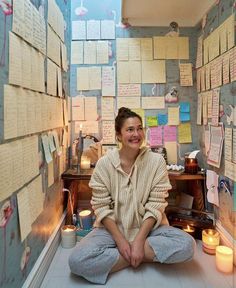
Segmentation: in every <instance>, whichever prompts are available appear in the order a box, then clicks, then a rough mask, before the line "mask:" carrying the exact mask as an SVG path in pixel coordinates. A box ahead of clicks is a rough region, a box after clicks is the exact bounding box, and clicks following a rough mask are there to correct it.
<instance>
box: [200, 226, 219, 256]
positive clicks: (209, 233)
mask: <svg viewBox="0 0 236 288" xmlns="http://www.w3.org/2000/svg"><path fill="white" fill-rule="evenodd" d="M219 244H220V234H219V232H218V231H216V230H214V229H205V230H203V231H202V250H203V251H204V252H206V253H208V254H215V253H216V247H217V246H218V245H219Z"/></svg>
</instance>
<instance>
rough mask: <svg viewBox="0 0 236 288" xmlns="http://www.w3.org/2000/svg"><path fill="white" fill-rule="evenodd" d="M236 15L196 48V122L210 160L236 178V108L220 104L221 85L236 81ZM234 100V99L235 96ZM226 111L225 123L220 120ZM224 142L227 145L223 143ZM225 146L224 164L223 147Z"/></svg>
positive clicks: (199, 40) (200, 38)
mask: <svg viewBox="0 0 236 288" xmlns="http://www.w3.org/2000/svg"><path fill="white" fill-rule="evenodd" d="M234 43H235V35H234V15H231V16H230V17H228V18H227V19H226V20H225V21H224V22H223V23H222V24H221V25H220V26H219V27H218V28H217V29H215V30H214V31H213V32H212V33H211V35H210V36H208V37H207V38H206V39H205V40H204V41H203V40H202V37H199V39H198V49H197V60H196V66H197V67H198V69H197V91H198V92H199V94H198V108H197V124H198V125H203V126H204V142H205V154H206V156H207V163H208V164H210V165H212V166H214V167H216V168H220V167H221V165H222V164H224V167H225V169H224V170H225V172H224V175H225V176H227V177H228V178H230V179H231V180H234V181H236V173H235V171H236V129H235V128H233V126H235V125H236V117H235V116H236V107H235V105H233V104H234V103H233V102H232V103H229V104H228V105H227V106H226V107H223V105H221V95H220V94H221V86H223V85H225V84H228V83H230V82H233V81H235V80H236V47H235V44H234ZM203 51H204V53H203ZM232 101H233V99H232ZM224 111H229V112H228V113H229V115H227V114H226V121H225V123H223V122H219V119H220V117H222V116H223V115H224V113H225V112H224ZM223 144H224V145H223ZM223 146H224V163H222V161H221V160H222V159H221V158H222V152H223V151H222V150H223Z"/></svg>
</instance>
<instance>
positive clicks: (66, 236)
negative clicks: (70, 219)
mask: <svg viewBox="0 0 236 288" xmlns="http://www.w3.org/2000/svg"><path fill="white" fill-rule="evenodd" d="M75 244H76V227H75V226H74V225H65V226H63V227H62V228H61V246H62V247H63V248H72V247H74V246H75Z"/></svg>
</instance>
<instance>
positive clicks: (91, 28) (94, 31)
mask: <svg viewBox="0 0 236 288" xmlns="http://www.w3.org/2000/svg"><path fill="white" fill-rule="evenodd" d="M86 24H87V39H88V40H98V39H100V38H101V29H100V21H99V20H88V21H87V22H86Z"/></svg>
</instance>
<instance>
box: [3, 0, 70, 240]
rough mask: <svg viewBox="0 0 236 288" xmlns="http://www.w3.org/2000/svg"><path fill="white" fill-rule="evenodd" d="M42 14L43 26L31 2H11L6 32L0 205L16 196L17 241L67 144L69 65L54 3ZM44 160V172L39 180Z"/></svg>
mask: <svg viewBox="0 0 236 288" xmlns="http://www.w3.org/2000/svg"><path fill="white" fill-rule="evenodd" d="M47 12H48V13H47V15H48V22H47V23H45V17H44V16H45V15H43V14H42V13H43V12H42V11H40V9H37V8H36V7H35V6H34V5H33V4H32V2H31V1H30V0H19V1H15V2H14V6H13V18H12V31H9V78H8V83H6V84H5V85H4V98H3V103H4V107H3V109H4V111H3V112H4V113H3V115H4V119H3V120H4V121H3V128H4V132H3V137H4V140H7V142H6V143H3V144H1V145H0V175H2V176H3V175H4V177H1V180H0V184H1V187H2V189H1V193H0V201H4V200H5V199H6V198H9V197H10V196H11V195H12V194H13V193H14V192H16V191H17V204H18V209H17V211H18V214H19V223H20V234H21V241H24V239H25V238H26V237H27V235H28V234H29V233H30V232H31V230H32V224H33V222H34V221H35V220H36V218H37V217H38V216H39V214H40V213H41V212H42V211H43V203H44V200H45V193H44V192H45V190H46V189H47V188H48V187H50V186H51V185H52V184H53V183H54V181H55V179H56V177H58V176H57V175H55V172H54V170H55V169H54V162H55V161H53V158H52V155H53V152H54V151H56V152H57V153H56V154H55V153H54V155H57V161H56V162H57V165H58V168H59V169H58V170H59V171H58V173H60V174H61V173H62V172H64V170H65V166H66V148H67V147H68V142H69V141H70V140H69V136H68V135H70V132H69V127H68V105H67V101H66V99H65V91H63V87H65V86H64V84H65V83H63V80H64V81H67V80H66V77H63V73H64V72H66V71H67V66H68V63H67V51H66V45H65V39H64V33H65V31H64V24H65V20H64V17H63V14H62V12H61V10H60V9H59V7H58V5H57V4H56V2H55V1H48V11H47ZM64 74H65V73H64ZM48 130H52V131H48ZM36 133H40V134H42V135H41V137H39V134H36ZM32 134H33V136H32ZM8 140H11V141H10V142H9V141H8ZM52 143H53V144H52ZM54 143H56V145H54ZM39 147H40V148H39ZM44 159H45V168H44V169H46V170H47V173H45V177H42V174H41V175H40V173H41V171H40V168H41V166H42V163H44ZM46 178H47V179H46ZM23 187H24V188H23Z"/></svg>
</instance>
